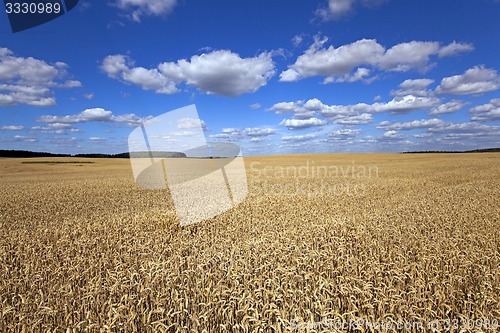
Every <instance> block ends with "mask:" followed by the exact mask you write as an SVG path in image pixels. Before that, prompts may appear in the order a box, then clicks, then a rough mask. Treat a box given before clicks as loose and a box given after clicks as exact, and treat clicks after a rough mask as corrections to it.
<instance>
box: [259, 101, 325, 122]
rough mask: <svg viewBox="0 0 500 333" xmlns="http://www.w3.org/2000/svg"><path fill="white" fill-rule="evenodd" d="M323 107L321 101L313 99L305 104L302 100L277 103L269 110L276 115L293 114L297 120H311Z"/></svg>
mask: <svg viewBox="0 0 500 333" xmlns="http://www.w3.org/2000/svg"><path fill="white" fill-rule="evenodd" d="M323 107H324V104H323V103H322V102H321V101H320V100H319V99H317V98H313V99H310V100H308V101H307V102H305V103H304V101H302V100H300V101H296V102H280V103H276V104H274V105H273V106H271V107H270V108H269V109H267V110H269V111H275V113H276V114H286V113H291V114H293V117H294V118H295V119H309V118H311V117H312V116H314V114H315V112H316V111H319V110H321V109H322V108H323Z"/></svg>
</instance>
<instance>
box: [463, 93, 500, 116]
mask: <svg viewBox="0 0 500 333" xmlns="http://www.w3.org/2000/svg"><path fill="white" fill-rule="evenodd" d="M470 113H471V120H474V121H500V98H494V99H492V100H490V102H489V103H488V104H484V105H480V106H476V107H474V108H472V109H470Z"/></svg>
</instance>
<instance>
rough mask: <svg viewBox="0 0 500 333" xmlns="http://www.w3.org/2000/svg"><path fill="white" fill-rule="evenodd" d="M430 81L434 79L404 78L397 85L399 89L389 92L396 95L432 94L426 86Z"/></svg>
mask: <svg viewBox="0 0 500 333" xmlns="http://www.w3.org/2000/svg"><path fill="white" fill-rule="evenodd" d="M432 83H434V80H431V79H416V80H405V81H403V82H402V83H401V84H400V85H399V89H398V90H396V91H392V92H391V94H392V95H396V96H402V95H414V96H428V95H430V94H432V91H431V90H428V89H427V87H428V86H429V85H431V84H432Z"/></svg>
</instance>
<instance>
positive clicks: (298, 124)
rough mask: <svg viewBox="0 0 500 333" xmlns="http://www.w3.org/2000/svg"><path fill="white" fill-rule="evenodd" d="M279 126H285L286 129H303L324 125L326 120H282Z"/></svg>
mask: <svg viewBox="0 0 500 333" xmlns="http://www.w3.org/2000/svg"><path fill="white" fill-rule="evenodd" d="M280 125H282V126H285V127H287V128H288V129H303V128H310V127H315V126H323V125H326V120H321V119H318V118H314V117H313V118H309V119H283V120H282V121H281V122H280Z"/></svg>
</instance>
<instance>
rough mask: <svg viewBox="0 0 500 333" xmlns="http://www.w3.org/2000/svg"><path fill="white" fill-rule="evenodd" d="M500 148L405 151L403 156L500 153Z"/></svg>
mask: <svg viewBox="0 0 500 333" xmlns="http://www.w3.org/2000/svg"><path fill="white" fill-rule="evenodd" d="M498 152H500V148H485V149H474V150H465V151H449V150H423V151H404V152H402V154H436V153H439V154H442V153H450V154H456V153H498Z"/></svg>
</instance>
